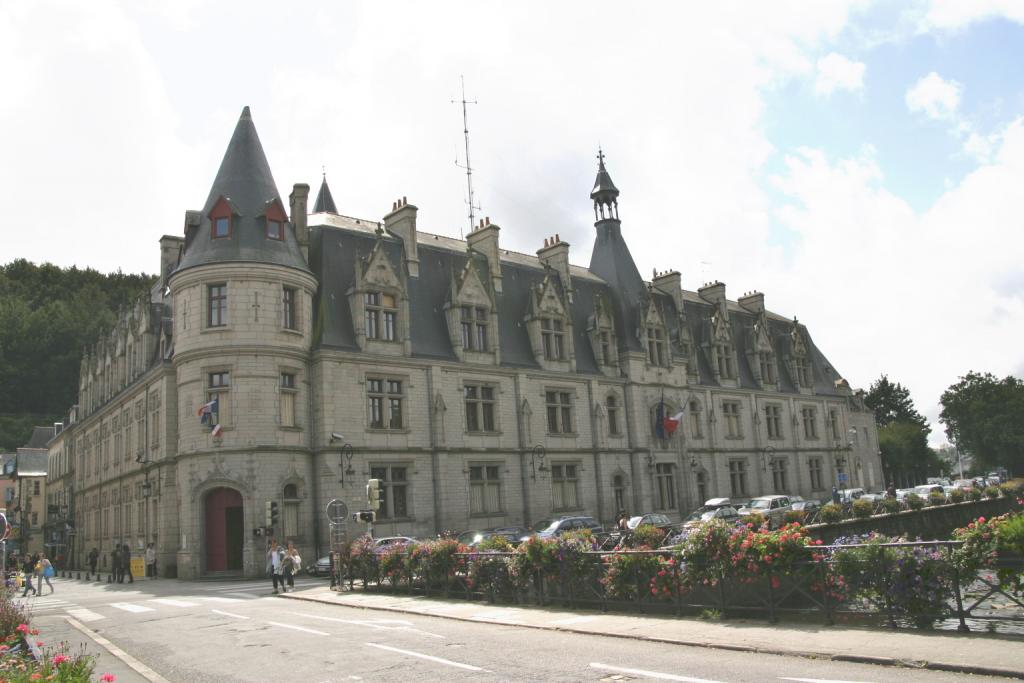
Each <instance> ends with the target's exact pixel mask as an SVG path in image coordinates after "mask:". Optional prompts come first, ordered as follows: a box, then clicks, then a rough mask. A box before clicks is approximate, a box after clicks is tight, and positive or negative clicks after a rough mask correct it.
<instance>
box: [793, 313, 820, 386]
mask: <svg viewBox="0 0 1024 683" xmlns="http://www.w3.org/2000/svg"><path fill="white" fill-rule="evenodd" d="M786 364H787V365H788V366H789V374H790V376H791V377H792V378H793V384H794V385H795V386H796V388H797V389H798V390H799V391H800V393H801V394H810V393H812V392H813V390H814V373H813V370H812V368H811V359H810V355H809V354H808V352H807V342H806V340H805V339H804V335H803V332H802V331H801V330H800V324H799V321H797V319H796V318H793V328H792V329H791V330H790V332H789V353H788V354H787V358H786Z"/></svg>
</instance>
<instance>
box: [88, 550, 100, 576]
mask: <svg viewBox="0 0 1024 683" xmlns="http://www.w3.org/2000/svg"><path fill="white" fill-rule="evenodd" d="M99 561H100V551H99V550H97V549H96V548H95V547H93V549H92V550H90V551H89V574H86V575H85V579H86V580H87V581H88V580H89V575H90V574H96V563H97V562H99ZM96 575H97V576H99V574H96Z"/></svg>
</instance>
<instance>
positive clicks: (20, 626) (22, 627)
mask: <svg viewBox="0 0 1024 683" xmlns="http://www.w3.org/2000/svg"><path fill="white" fill-rule="evenodd" d="M14 630H15V631H17V632H18V633H21V634H28V632H29V627H28V624H18V628H16V629H14Z"/></svg>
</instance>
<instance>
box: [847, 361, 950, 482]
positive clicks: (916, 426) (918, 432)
mask: <svg viewBox="0 0 1024 683" xmlns="http://www.w3.org/2000/svg"><path fill="white" fill-rule="evenodd" d="M864 403H865V404H866V405H867V406H868V407H869V408H871V409H872V410H873V411H875V421H876V422H877V423H878V449H879V450H880V451H881V452H882V467H883V469H884V470H885V476H886V478H887V479H888V480H889V481H899V482H900V483H904V484H917V483H921V482H923V481H924V479H925V477H926V476H927V474H928V473H929V472H934V473H936V474H938V472H939V470H940V469H941V463H940V461H939V459H938V457H937V456H936V455H935V451H933V450H932V449H931V448H929V447H928V434H930V433H931V427H929V426H928V420H926V419H925V418H924V416H923V415H922V414H921V413H919V412H918V411H917V408H915V407H914V401H913V399H911V398H910V390H908V389H907V388H906V387H904V386H903V385H902V384H900V383H899V382H897V383H895V384H893V383H892V382H891V381H890V380H889V377H888V376H887V375H882V376H881V377H880V378H879V379H877V380H875V382H874V383H872V385H871V389H870V390H869V391H868V393H867V395H866V396H865V397H864Z"/></svg>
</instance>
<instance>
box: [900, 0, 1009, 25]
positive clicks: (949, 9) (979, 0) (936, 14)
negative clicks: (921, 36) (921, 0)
mask: <svg viewBox="0 0 1024 683" xmlns="http://www.w3.org/2000/svg"><path fill="white" fill-rule="evenodd" d="M996 17H1002V18H1005V19H1008V20H1010V21H1015V22H1017V23H1024V3H1021V2H1020V0H931V2H930V3H929V4H928V7H927V8H926V11H925V13H924V16H923V17H922V19H921V22H920V28H921V29H922V30H929V29H946V30H956V29H962V28H965V27H967V26H969V25H970V24H972V23H975V22H979V21H985V20H987V19H993V18H996Z"/></svg>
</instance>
